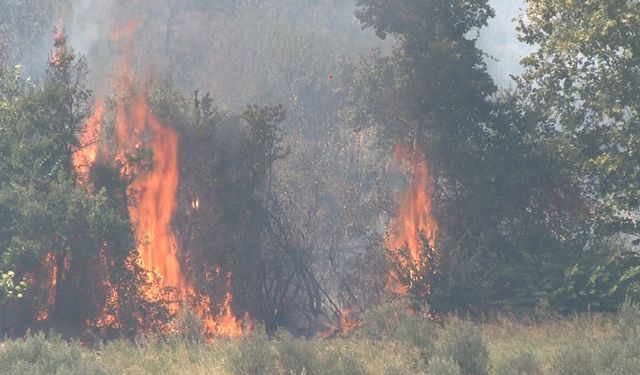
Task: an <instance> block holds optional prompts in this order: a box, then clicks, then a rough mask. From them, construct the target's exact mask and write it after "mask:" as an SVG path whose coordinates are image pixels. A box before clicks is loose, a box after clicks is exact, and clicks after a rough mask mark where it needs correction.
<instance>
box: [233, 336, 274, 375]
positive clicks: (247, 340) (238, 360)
mask: <svg viewBox="0 0 640 375" xmlns="http://www.w3.org/2000/svg"><path fill="white" fill-rule="evenodd" d="M277 364H278V358H277V353H275V352H274V351H273V350H272V347H271V343H270V342H269V338H268V337H267V335H266V333H265V332H264V330H260V329H256V330H255V331H254V332H253V333H252V334H251V335H249V336H247V337H244V338H242V339H241V340H239V341H238V343H237V347H236V348H235V350H232V351H231V352H230V353H229V365H230V370H232V371H233V372H234V373H236V374H238V375H263V374H265V375H266V374H275V373H277Z"/></svg>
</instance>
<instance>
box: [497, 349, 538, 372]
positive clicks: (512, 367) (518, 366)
mask: <svg viewBox="0 0 640 375" xmlns="http://www.w3.org/2000/svg"><path fill="white" fill-rule="evenodd" d="M495 375H542V369H541V368H540V363H539V362H538V359H537V358H536V356H535V355H534V354H533V353H531V352H528V351H525V352H521V353H518V354H516V355H515V356H513V357H509V358H507V359H506V360H505V361H503V362H502V363H500V364H498V366H497V367H496V369H495Z"/></svg>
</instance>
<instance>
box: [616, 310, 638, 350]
mask: <svg viewBox="0 0 640 375" xmlns="http://www.w3.org/2000/svg"><path fill="white" fill-rule="evenodd" d="M638 330H640V305H638V304H636V303H630V302H628V301H627V302H625V303H623V304H622V306H621V307H620V313H619V314H618V324H617V333H618V338H619V339H622V340H627V339H631V338H635V337H639V335H638V333H639V332H638Z"/></svg>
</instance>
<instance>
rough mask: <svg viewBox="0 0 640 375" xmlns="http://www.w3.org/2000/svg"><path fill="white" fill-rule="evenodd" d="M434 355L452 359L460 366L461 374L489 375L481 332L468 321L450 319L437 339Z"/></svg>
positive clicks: (487, 355)
mask: <svg viewBox="0 0 640 375" xmlns="http://www.w3.org/2000/svg"><path fill="white" fill-rule="evenodd" d="M436 353H437V354H438V355H440V356H441V357H450V358H452V359H453V360H454V361H455V362H456V363H457V364H458V366H460V370H461V371H462V374H465V375H467V374H468V375H486V374H488V373H489V351H488V349H487V345H486V343H485V340H484V337H483V335H482V331H481V330H480V328H479V327H477V326H474V325H473V323H471V322H469V321H466V320H461V319H458V318H452V319H450V320H449V322H448V323H447V325H446V326H445V328H444V329H443V330H442V332H441V333H440V335H439V337H438V341H437V343H436Z"/></svg>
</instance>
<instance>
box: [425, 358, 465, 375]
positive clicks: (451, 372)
mask: <svg viewBox="0 0 640 375" xmlns="http://www.w3.org/2000/svg"><path fill="white" fill-rule="evenodd" d="M460 374H462V371H460V366H458V364H457V363H456V361H454V360H453V359H452V358H448V357H434V358H432V359H431V361H430V362H429V366H427V375H460Z"/></svg>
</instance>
